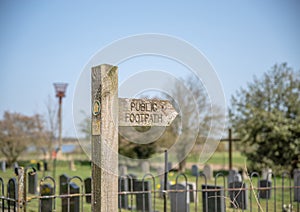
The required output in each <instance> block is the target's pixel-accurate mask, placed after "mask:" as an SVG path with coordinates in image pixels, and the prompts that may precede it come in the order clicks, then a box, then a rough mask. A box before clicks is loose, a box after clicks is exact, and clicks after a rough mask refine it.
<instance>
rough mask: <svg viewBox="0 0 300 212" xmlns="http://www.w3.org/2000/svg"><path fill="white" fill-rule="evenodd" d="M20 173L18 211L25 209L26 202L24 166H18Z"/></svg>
mask: <svg viewBox="0 0 300 212" xmlns="http://www.w3.org/2000/svg"><path fill="white" fill-rule="evenodd" d="M17 173H18V202H17V203H18V204H17V212H21V211H23V209H24V207H23V205H24V203H25V201H26V200H25V199H24V195H25V193H24V188H25V185H24V173H25V172H24V168H23V167H18V170H17Z"/></svg>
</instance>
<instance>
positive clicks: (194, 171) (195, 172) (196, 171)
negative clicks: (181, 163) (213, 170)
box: [192, 165, 199, 176]
mask: <svg viewBox="0 0 300 212" xmlns="http://www.w3.org/2000/svg"><path fill="white" fill-rule="evenodd" d="M192 175H193V176H199V168H198V166H197V165H192Z"/></svg>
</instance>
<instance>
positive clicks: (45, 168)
mask: <svg viewBox="0 0 300 212" xmlns="http://www.w3.org/2000/svg"><path fill="white" fill-rule="evenodd" d="M44 171H48V162H47V161H44Z"/></svg>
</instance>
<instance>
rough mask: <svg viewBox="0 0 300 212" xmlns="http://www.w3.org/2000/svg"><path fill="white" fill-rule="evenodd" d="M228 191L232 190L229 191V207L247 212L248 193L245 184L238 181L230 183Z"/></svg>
mask: <svg viewBox="0 0 300 212" xmlns="http://www.w3.org/2000/svg"><path fill="white" fill-rule="evenodd" d="M229 189H234V190H232V191H229V197H230V207H232V208H240V209H243V210H247V205H248V192H247V186H246V184H245V183H242V182H240V181H237V182H232V183H229ZM235 189H238V190H235Z"/></svg>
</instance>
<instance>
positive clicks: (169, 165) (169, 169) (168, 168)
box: [167, 162, 173, 172]
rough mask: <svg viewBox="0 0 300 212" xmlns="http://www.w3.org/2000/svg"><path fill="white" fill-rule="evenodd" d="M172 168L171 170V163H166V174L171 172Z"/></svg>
mask: <svg viewBox="0 0 300 212" xmlns="http://www.w3.org/2000/svg"><path fill="white" fill-rule="evenodd" d="M172 168H173V164H172V162H168V164H167V172H168V171H172Z"/></svg>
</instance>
